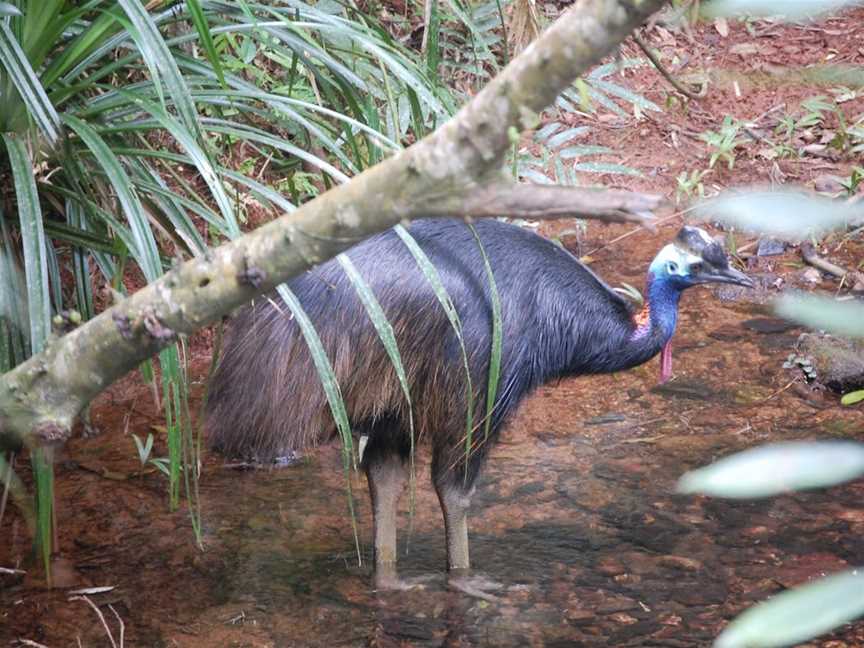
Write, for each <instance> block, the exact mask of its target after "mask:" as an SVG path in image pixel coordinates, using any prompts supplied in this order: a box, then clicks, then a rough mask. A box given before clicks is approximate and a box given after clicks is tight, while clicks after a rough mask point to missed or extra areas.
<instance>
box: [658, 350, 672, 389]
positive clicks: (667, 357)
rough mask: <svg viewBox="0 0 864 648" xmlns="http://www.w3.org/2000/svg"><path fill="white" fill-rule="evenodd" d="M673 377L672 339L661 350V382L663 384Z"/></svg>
mask: <svg viewBox="0 0 864 648" xmlns="http://www.w3.org/2000/svg"><path fill="white" fill-rule="evenodd" d="M671 377H672V340H669V341H668V342H667V343H666V344H664V345H663V349H662V350H661V351H660V383H661V384H663V383H665V382H666V381H668V380H669V379H670V378H671Z"/></svg>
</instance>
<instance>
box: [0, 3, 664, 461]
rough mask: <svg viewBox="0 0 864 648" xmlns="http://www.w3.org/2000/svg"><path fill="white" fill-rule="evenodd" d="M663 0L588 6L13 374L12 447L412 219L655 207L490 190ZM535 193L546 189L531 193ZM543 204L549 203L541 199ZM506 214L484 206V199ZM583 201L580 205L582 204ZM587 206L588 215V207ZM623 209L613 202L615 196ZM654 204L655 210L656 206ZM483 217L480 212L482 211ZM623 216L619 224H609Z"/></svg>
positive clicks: (8, 428) (8, 420)
mask: <svg viewBox="0 0 864 648" xmlns="http://www.w3.org/2000/svg"><path fill="white" fill-rule="evenodd" d="M662 4H663V3H662V2H661V0H580V1H579V2H577V3H576V4H575V5H574V6H573V7H571V8H570V9H569V10H568V11H567V12H566V13H565V14H564V15H563V16H562V17H561V18H559V19H558V21H556V22H555V23H554V24H553V25H552V26H551V27H549V29H548V30H547V31H546V32H545V33H544V34H543V35H542V36H541V37H540V38H539V39H538V40H537V41H535V42H534V43H532V45H531V46H529V47H528V48H527V49H526V50H525V51H524V52H522V54H520V55H519V57H517V58H516V59H514V60H513V61H512V62H511V63H510V64H509V65H508V66H507V67H506V68H505V69H504V70H503V71H502V72H501V74H499V75H498V76H497V77H496V78H495V79H494V80H493V81H491V82H490V83H489V84H488V85H487V86H486V87H485V88H484V89H483V90H482V91H481V92H480V93H478V94H477V96H476V97H475V98H474V99H473V100H472V101H471V102H470V103H468V104H467V105H466V106H464V107H463V108H462V109H461V110H460V111H459V113H458V114H457V115H456V116H455V117H454V118H453V119H451V120H450V121H448V122H447V123H445V124H444V125H443V126H442V127H441V128H439V129H438V130H437V131H435V132H434V133H432V134H430V135H429V136H427V137H426V138H424V139H423V140H421V141H420V142H418V143H416V144H415V145H414V146H412V147H410V148H408V149H406V150H404V151H401V152H399V153H398V154H396V155H394V156H393V157H391V158H389V159H387V160H385V161H383V162H382V163H380V164H378V165H377V166H375V167H373V168H370V169H367V170H366V171H364V172H363V173H361V174H360V175H358V176H356V177H355V178H353V179H352V180H351V181H350V182H348V183H346V184H344V185H341V186H339V187H336V188H334V189H332V190H330V191H328V192H327V193H325V194H323V195H321V196H319V197H318V198H316V199H315V200H313V201H311V202H309V203H307V204H305V205H303V206H302V207H301V208H299V209H298V210H297V211H296V212H294V213H293V214H291V215H290V216H284V217H282V218H279V219H277V220H275V221H273V222H271V223H268V224H266V225H264V226H262V227H260V228H258V229H257V230H255V231H254V232H251V233H249V234H247V235H245V236H243V237H242V238H239V239H237V240H235V241H232V242H230V243H226V244H225V245H222V246H220V247H218V248H216V249H214V250H212V251H211V252H210V253H209V254H208V255H206V256H203V257H199V258H195V259H192V260H190V261H188V262H186V263H184V264H182V265H180V266H179V267H177V268H176V269H174V270H172V271H170V272H168V273H167V274H166V275H164V276H163V277H161V278H160V279H159V280H157V281H156V282H154V283H152V284H150V285H148V286H146V287H145V288H143V289H141V290H139V291H138V292H137V293H135V294H134V295H132V296H130V297H129V298H128V299H126V300H124V301H123V302H121V303H119V304H117V305H116V306H114V307H113V308H111V309H109V310H107V311H105V312H104V313H102V314H100V315H99V316H97V317H95V318H93V319H92V320H91V321H89V322H88V323H87V324H85V325H84V326H82V327H80V328H79V329H77V330H74V331H72V332H71V333H69V334H67V335H65V336H64V337H62V338H57V339H52V340H51V341H50V342H49V344H48V345H47V347H46V349H45V351H44V352H43V353H41V354H39V355H36V356H34V357H32V358H30V359H29V360H28V361H27V362H25V363H23V364H21V365H20V366H18V367H16V368H15V369H14V370H12V371H10V372H8V373H6V374H4V375H3V376H0V447H2V445H3V443H4V440H5V442H6V443H8V442H9V441H10V440H13V441H14V440H15V439H24V440H25V441H27V442H28V443H31V444H51V443H58V442H63V441H65V440H66V438H68V435H69V433H70V430H71V426H72V422H73V420H74V417H75V416H76V415H77V413H78V412H79V411H80V410H81V408H82V407H84V405H86V404H87V403H88V402H90V400H92V399H93V398H94V397H95V396H96V395H97V394H98V393H99V392H100V391H102V390H103V389H105V388H106V387H107V386H108V385H109V384H111V383H112V382H113V381H114V380H116V379H117V378H119V377H121V376H122V375H124V374H125V373H126V372H128V371H129V370H131V369H133V368H135V367H136V366H137V365H138V364H140V363H141V362H142V361H143V360H145V359H146V358H148V357H150V356H152V355H153V354H155V353H156V352H158V351H159V350H160V349H162V348H164V347H165V346H167V345H168V344H169V343H171V341H172V340H173V339H174V338H175V337H176V335H177V334H191V333H192V332H194V331H195V330H197V329H199V328H201V327H202V326H205V325H207V324H208V323H210V322H213V321H215V320H217V319H218V318H219V317H221V316H222V314H224V313H227V312H230V311H231V310H232V309H234V308H236V307H237V306H239V305H241V304H243V303H245V302H247V301H249V300H250V299H252V298H253V297H254V296H256V295H258V294H261V293H264V292H267V291H269V290H272V289H273V288H275V287H276V286H277V285H279V284H281V283H283V282H284V281H286V280H288V279H290V278H291V277H295V276H297V275H298V274H300V273H301V272H303V271H305V270H307V269H308V268H310V267H311V266H313V265H315V264H317V263H321V262H322V261H325V260H327V259H330V258H332V257H334V256H335V255H337V254H338V253H340V252H342V251H344V250H345V249H347V248H349V247H350V246H351V245H353V244H354V243H356V242H358V241H359V240H361V239H363V238H366V237H368V236H371V235H372V234H376V233H378V232H381V231H383V230H385V229H387V228H389V227H391V226H393V225H395V224H397V223H399V222H401V221H403V220H406V219H407V220H411V219H416V218H421V217H424V216H429V215H430V213H436V214H437V213H440V212H436V211H435V210H434V209H433V205H434V204H436V202H437V201H439V200H440V199H441V196H448V197H449V198H448V200H450V202H449V207H451V208H452V211H450V209H449V208H448V210H447V213H448V214H450V215H460V214H462V213H463V211H464V210H463V208H462V202H466V203H467V204H468V206H469V209H468V213H470V214H471V215H474V216H492V215H495V216H500V215H502V213H503V214H505V215H521V216H524V215H526V212H525V211H520V212H519V213H518V214H517V213H516V209H517V208H518V207H519V206H525V207H526V208H530V209H526V211H528V212H530V213H529V216H531V217H539V216H540V215H553V216H559V215H563V213H564V211H565V207H564V205H565V204H566V203H568V202H569V204H570V209H572V210H573V211H575V212H576V213H579V214H580V215H583V216H589V217H592V218H596V217H600V216H601V215H604V213H605V215H606V216H607V217H609V216H610V215H614V216H615V218H621V217H622V214H625V213H628V212H629V213H631V214H632V215H635V216H637V217H638V216H640V215H641V214H642V213H643V212H644V211H645V210H644V209H643V208H642V207H644V206H645V205H646V204H648V203H650V201H651V199H650V198H648V199H646V198H645V197H635V196H634V197H632V201H633V202H632V205H635V207H634V208H631V207H628V205H627V200H630V199H625V198H623V195H624V194H623V193H621V194H620V195H619V197H618V199H619V200H620V202H619V203H618V205H617V207H616V206H614V205H613V206H611V207H610V206H609V205H606V206H605V207H604V206H602V205H601V202H602V200H601V199H600V198H599V196H600V195H601V194H597V195H593V196H592V197H591V198H590V199H589V198H588V197H587V196H588V195H589V193H588V192H586V190H584V189H563V188H556V189H553V188H540V189H536V188H532V189H531V190H530V191H529V190H527V189H526V188H525V187H522V186H520V185H516V186H511V187H510V188H509V189H507V190H506V191H502V190H501V186H500V185H497V184H496V185H495V187H496V188H495V189H494V191H493V190H492V189H490V188H489V186H488V185H487V182H488V180H487V179H488V178H492V177H495V178H496V181H497V174H498V172H499V170H500V167H501V162H502V160H503V158H504V155H505V154H506V152H507V150H508V148H509V146H510V140H509V138H510V132H511V129H514V128H515V129H517V130H520V131H521V130H524V129H525V128H530V127H533V125H534V122H535V121H536V113H537V112H539V111H540V110H542V109H543V108H545V107H546V106H547V105H548V104H550V103H551V102H552V101H553V100H554V99H555V97H556V96H557V95H558V93H560V92H561V91H562V90H564V89H565V88H566V87H567V86H568V85H569V84H570V83H571V82H572V81H573V80H574V79H575V78H576V77H577V76H578V75H579V74H581V73H583V72H585V71H586V70H587V69H588V68H589V67H590V66H592V65H594V64H596V63H597V62H599V61H600V60H601V59H602V58H603V57H604V56H606V55H607V54H609V53H610V52H611V51H612V50H613V49H614V48H615V47H616V46H617V45H618V44H619V43H620V42H621V41H622V40H623V39H624V38H625V37H626V36H627V34H629V33H630V32H631V31H632V30H633V29H634V28H635V27H637V26H638V25H640V24H641V23H642V22H643V21H644V20H645V19H646V18H647V17H648V16H649V15H650V14H651V13H653V12H654V11H655V10H656V9H658V8H659V7H660V6H661V5H662ZM532 192H533V193H532ZM529 194H530V195H533V196H534V197H535V198H536V199H537V200H538V201H539V203H540V204H539V206H538V205H537V204H535V205H533V206H532V205H530V204H528V197H529ZM484 196H485V197H486V199H488V200H490V201H491V202H498V203H499V206H500V207H501V211H495V212H492V211H490V209H491V208H489V209H485V210H484V208H483V207H482V203H481V200H480V199H481V197H484ZM574 199H575V200H574ZM582 199H584V200H586V202H585V205H591V204H592V203H593V206H586V207H582V208H579V207H578V204H577V201H578V200H582ZM609 200H610V201H611V202H610V204H612V203H614V199H612V198H610V199H609ZM645 201H647V202H645ZM472 210H473V211H472ZM606 220H610V218H606Z"/></svg>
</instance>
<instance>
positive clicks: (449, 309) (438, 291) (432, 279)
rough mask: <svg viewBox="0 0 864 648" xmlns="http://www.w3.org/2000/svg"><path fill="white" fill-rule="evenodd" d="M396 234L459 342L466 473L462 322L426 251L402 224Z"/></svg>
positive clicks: (469, 394)
mask: <svg viewBox="0 0 864 648" xmlns="http://www.w3.org/2000/svg"><path fill="white" fill-rule="evenodd" d="M393 229H394V230H395V231H396V234H397V235H398V236H399V238H400V239H402V242H403V243H404V244H405V246H406V247H407V248H408V251H409V252H410V253H411V256H413V257H414V261H415V262H416V263H417V267H418V268H420V271H421V272H422V273H423V275H424V276H425V277H426V280H427V281H428V282H429V285H430V286H431V287H432V291H433V292H434V293H435V297H436V299H437V300H438V303H439V304H441V308H443V309H444V313H445V314H446V315H447V319H448V320H449V321H450V326H451V327H452V328H453V333H454V334H455V335H456V339H457V341H458V343H459V349H460V351H461V352H462V365H463V366H464V367H465V403H466V407H465V409H466V411H465V475H466V477H467V475H468V457H469V456H470V455H471V449H472V443H473V435H474V386H473V384H472V380H471V366H470V365H469V363H468V351H467V350H466V348H465V338H464V337H463V336H462V322H461V321H460V319H459V313H458V312H457V311H456V306H455V305H454V304H453V300H452V299H450V295H449V294H447V289H446V288H444V283H443V282H442V281H441V275H440V274H438V270H437V269H436V268H435V266H434V265H433V264H432V261H430V260H429V257H428V256H427V255H426V253H425V252H424V251H423V250H422V249H421V248H420V246H419V245H418V244H417V241H416V240H414V237H413V236H411V234H410V233H409V232H408V230H407V229H405V228H404V227H402V225H397V226H396V227H394V228H393Z"/></svg>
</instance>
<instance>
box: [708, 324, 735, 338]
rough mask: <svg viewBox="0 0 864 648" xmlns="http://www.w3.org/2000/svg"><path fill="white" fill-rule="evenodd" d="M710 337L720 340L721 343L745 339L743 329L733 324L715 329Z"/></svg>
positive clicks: (709, 334)
mask: <svg viewBox="0 0 864 648" xmlns="http://www.w3.org/2000/svg"><path fill="white" fill-rule="evenodd" d="M708 337H710V338H714V339H715V340H720V341H721V342H737V341H738V340H740V339H742V338H743V337H744V333H742V332H741V328H740V327H738V326H735V325H733V324H724V325H723V326H721V327H720V328H717V329H714V330H713V331H711V332H710V333H708Z"/></svg>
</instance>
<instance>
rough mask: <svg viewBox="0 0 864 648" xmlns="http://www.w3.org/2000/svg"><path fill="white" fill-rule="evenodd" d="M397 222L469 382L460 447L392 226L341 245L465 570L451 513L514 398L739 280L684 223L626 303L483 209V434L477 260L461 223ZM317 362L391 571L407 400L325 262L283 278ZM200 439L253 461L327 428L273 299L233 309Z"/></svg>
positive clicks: (667, 331) (459, 523) (459, 412)
mask: <svg viewBox="0 0 864 648" xmlns="http://www.w3.org/2000/svg"><path fill="white" fill-rule="evenodd" d="M409 231H410V233H411V235H412V236H413V237H414V239H415V240H416V241H417V243H418V244H419V245H420V247H421V248H422V249H423V250H424V251H425V253H426V254H427V255H428V257H429V258H430V259H431V261H432V263H433V264H434V265H435V267H436V268H437V270H438V272H439V273H440V276H441V279H442V281H443V284H444V286H445V287H446V289H447V292H448V293H449V295H450V297H451V298H452V301H453V303H454V304H455V307H456V309H457V311H458V314H459V318H460V320H461V324H462V335H463V339H464V345H465V349H466V352H467V358H468V364H469V367H470V372H471V378H472V389H473V392H474V398H473V402H474V408H475V410H474V417H473V420H474V421H475V422H476V426H475V427H476V429H475V432H474V434H473V438H474V444H473V447H472V448H471V451H470V453H466V443H465V440H466V412H467V409H466V408H467V407H468V404H467V401H468V395H467V393H466V372H465V367H464V359H463V353H462V349H461V346H460V344H459V341H458V338H457V336H456V335H455V333H454V331H453V328H452V326H451V323H450V321H449V320H448V318H447V316H446V314H445V311H444V309H443V308H442V307H441V305H440V304H439V302H438V300H437V299H436V297H435V294H434V292H433V289H432V288H431V287H430V284H429V282H428V280H427V279H426V277H425V275H424V274H423V273H422V272H421V271H420V269H419V268H418V267H417V264H416V262H415V260H414V258H413V257H412V256H411V253H410V252H409V250H408V249H407V247H406V245H405V244H404V242H403V241H402V240H401V239H400V238H399V236H398V235H397V234H396V232H394V231H392V230H390V231H387V232H384V233H382V234H379V235H378V236H375V237H373V238H371V239H368V240H367V241H364V242H363V243H360V244H359V245H357V246H355V247H354V248H352V249H351V250H350V251H349V252H348V256H349V257H350V258H351V260H352V262H353V264H354V266H355V267H356V268H357V270H358V271H359V272H360V274H361V275H362V276H363V278H364V279H365V280H366V282H367V283H368V284H369V285H370V287H371V288H372V291H373V292H374V294H375V296H376V297H377V299H378V301H379V303H380V304H381V306H382V308H383V309H384V312H385V313H386V315H387V318H388V320H389V322H390V323H391V325H392V327H393V331H394V333H395V337H396V341H397V343H398V347H399V351H400V354H401V357H402V361H403V364H404V367H405V372H406V374H407V379H408V383H409V385H410V394H411V398H412V402H413V417H414V423H415V431H416V436H417V439H418V441H419V443H420V444H424V443H425V444H426V445H428V446H431V453H432V482H433V484H434V486H435V490H436V492H437V494H438V499H439V501H440V503H441V509H442V511H443V514H444V525H445V531H446V538H447V561H448V566H449V568H450V569H451V570H466V569H468V567H469V559H468V525H467V510H468V505H469V502H470V499H471V495H472V493H473V491H474V482H475V479H476V477H477V473H478V471H479V469H480V467H481V465H482V463H483V460H484V458H485V457H486V454H487V452H488V450H489V447H490V445H491V442H492V441H493V440H494V439H495V437H496V436H497V435H498V433H499V432H500V430H501V428H502V427H503V426H504V425H505V423H506V422H507V420H508V419H509V418H510V417H511V415H512V414H513V413H514V412H515V410H516V408H517V406H518V405H519V403H520V402H521V401H522V399H523V398H525V396H527V395H528V394H530V393H531V391H532V390H534V389H535V388H536V387H538V386H539V385H542V384H544V383H546V382H548V381H550V380H553V379H556V378H558V377H562V376H578V375H582V374H596V373H610V372H615V371H620V370H622V369H627V368H630V367H634V366H636V365H639V364H642V363H643V362H646V361H647V360H649V359H650V358H652V357H654V356H655V355H657V353H659V352H660V351H661V349H662V350H664V352H663V357H662V361H661V368H662V370H661V374H662V379H666V378H668V377H669V375H670V373H671V365H670V355H669V353H668V349H669V342H670V340H671V338H672V334H673V333H674V331H675V323H676V319H677V313H678V300H679V299H680V297H681V293H682V292H683V291H684V290H685V289H686V288H689V287H690V286H694V285H697V284H703V283H709V282H722V283H732V284H738V285H742V286H752V282H751V281H750V280H749V279H748V278H747V277H746V275H744V274H742V273H741V272H738V271H737V270H734V269H732V268H730V267H729V263H728V260H727V257H726V255H725V253H724V252H723V250H722V249H721V247H720V246H719V245H718V244H717V243H716V242H715V241H714V240H713V239H711V238H710V237H709V236H708V234H707V233H705V232H704V231H703V230H700V229H697V228H693V227H684V228H682V229H681V230H680V232H679V233H678V235H677V237H676V238H675V240H674V241H673V242H672V243H670V244H669V245H667V246H665V247H664V248H663V249H662V250H661V251H660V253H659V254H658V255H657V256H656V257H655V259H654V261H653V262H652V263H651V266H650V268H649V271H648V279H647V288H646V295H645V296H646V300H645V306H644V308H642V310H639V311H634V310H633V309H631V307H630V305H629V303H628V302H627V301H626V300H625V299H623V298H622V297H620V296H619V295H618V294H616V293H615V292H614V291H612V290H611V289H610V288H609V286H607V285H606V284H605V283H604V282H603V281H602V280H601V279H600V278H599V277H597V276H596V275H595V274H594V273H593V272H591V270H589V269H588V268H586V267H585V266H584V265H583V264H581V263H580V262H579V261H578V260H576V258H574V257H573V256H572V255H571V254H570V253H569V252H567V251H566V250H564V249H562V248H560V247H559V246H557V245H555V244H554V243H552V242H551V241H548V240H546V239H544V238H542V237H540V236H538V235H536V234H534V233H532V232H529V231H526V230H524V229H521V228H519V227H516V226H513V225H508V224H505V223H502V222H498V221H493V220H486V221H482V222H479V223H477V224H476V231H477V233H478V235H479V238H480V240H481V241H482V244H483V248H484V249H485V252H486V254H487V255H488V259H489V263H490V265H491V268H492V271H493V274H494V279H495V283H496V284H497V290H498V293H499V295H500V301H501V309H502V320H503V348H502V356H501V370H500V381H499V385H498V391H497V400H496V403H495V406H494V408H493V409H492V412H491V419H492V420H491V432H490V434H489V438H488V439H484V435H483V426H484V417H485V416H487V413H486V411H485V404H486V403H485V401H486V399H485V395H486V381H487V378H488V375H487V374H488V365H489V358H490V347H491V339H492V306H491V301H490V288H489V282H488V277H487V273H486V266H485V265H484V261H483V256H482V253H481V251H480V248H479V247H478V244H477V240H476V238H475V236H474V234H473V233H472V231H471V229H470V227H469V226H468V225H466V224H465V223H464V222H461V221H458V220H450V219H440V220H421V221H416V222H415V223H413V224H412V225H411V227H410V230H409ZM289 285H290V287H291V289H292V291H293V292H294V293H295V295H296V296H297V298H298V299H299V301H300V302H301V303H302V305H303V308H304V309H305V311H306V312H307V313H308V315H309V317H310V318H311V320H312V322H313V323H314V325H315V327H316V329H317V331H318V333H319V335H320V337H321V340H322V342H323V345H324V348H325V349H326V351H327V354H328V356H329V358H330V360H331V362H332V364H333V367H334V370H335V373H336V376H337V378H338V382H339V386H340V388H341V392H342V396H343V398H344V402H345V406H346V408H347V413H348V417H349V420H350V423H351V426H352V430H353V432H354V434H355V435H357V436H358V437H362V436H365V437H366V440H367V445H366V447H365V451H364V452H363V456H362V467H363V469H364V470H365V473H366V476H367V479H368V483H369V491H370V494H371V498H372V507H373V515H374V536H375V565H376V572H377V573H378V574H379V577H380V576H381V575H382V574H389V575H394V574H395V562H396V510H397V503H398V500H399V497H400V494H401V493H402V491H403V490H404V487H405V483H406V480H407V460H408V457H409V452H410V445H411V444H410V438H409V425H408V422H409V408H408V404H407V402H406V399H405V397H404V394H403V392H402V389H401V387H400V384H399V382H398V380H397V375H396V372H395V370H394V368H393V365H392V363H391V361H390V359H389V357H388V355H387V353H386V351H385V349H384V347H383V345H382V343H381V341H380V338H379V337H378V335H377V333H376V331H375V329H374V327H373V325H372V324H371V323H370V320H369V317H368V315H367V313H366V311H365V309H364V307H363V306H362V303H361V302H360V300H359V298H358V297H357V294H356V292H355V288H354V286H353V285H352V284H351V282H350V281H349V280H348V278H347V277H346V275H345V273H344V271H343V269H342V267H341V266H340V265H339V264H338V263H337V262H336V261H329V262H327V263H324V264H322V265H320V266H318V267H316V268H314V269H312V270H310V271H309V272H307V273H306V274H304V275H303V276H300V277H298V278H296V279H294V280H293V281H291V282H290V284H289ZM208 400H209V402H208V413H207V427H208V434H209V442H210V445H211V446H212V447H214V448H216V449H217V450H219V451H221V452H223V453H225V454H228V455H232V456H241V457H246V458H251V459H254V460H257V461H267V460H269V459H273V458H274V457H277V456H279V455H281V454H283V453H286V452H288V451H290V450H292V449H298V448H305V447H309V446H311V445H314V444H316V443H318V442H321V441H326V440H328V439H329V438H332V437H333V435H334V434H335V433H336V428H335V425H334V422H333V419H332V417H331V415H330V412H329V409H328V405H327V400H326V397H325V394H324V391H323V389H322V387H321V385H320V383H319V380H318V376H317V374H316V371H315V368H314V365H313V361H312V358H311V356H310V354H309V351H308V349H307V347H306V344H305V343H304V340H303V337H302V335H301V332H300V328H299V326H298V325H297V323H296V321H294V319H292V318H291V317H290V315H288V314H287V309H286V308H285V307H284V304H283V303H282V302H281V300H280V298H279V297H278V296H275V295H274V296H273V297H272V299H267V298H264V299H258V300H256V301H255V302H254V303H253V304H251V305H249V306H247V307H245V308H244V309H242V310H241V312H240V313H239V314H238V316H237V317H236V318H235V319H234V321H233V322H232V325H231V327H230V330H229V333H228V335H227V337H226V343H225V350H224V355H223V357H222V359H221V363H220V364H219V366H218V368H217V370H216V372H215V374H214V376H213V380H212V383H211V386H210V397H209V399H208Z"/></svg>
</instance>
